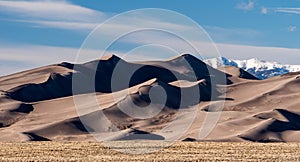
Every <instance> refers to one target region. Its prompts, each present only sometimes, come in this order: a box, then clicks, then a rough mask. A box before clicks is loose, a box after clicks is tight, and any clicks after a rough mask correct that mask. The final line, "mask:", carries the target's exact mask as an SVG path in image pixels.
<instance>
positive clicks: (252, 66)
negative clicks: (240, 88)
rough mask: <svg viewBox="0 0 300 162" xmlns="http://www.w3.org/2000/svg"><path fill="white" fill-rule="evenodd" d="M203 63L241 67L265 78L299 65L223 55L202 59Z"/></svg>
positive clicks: (293, 69)
mask: <svg viewBox="0 0 300 162" xmlns="http://www.w3.org/2000/svg"><path fill="white" fill-rule="evenodd" d="M204 62H205V63H207V64H209V65H211V66H212V67H214V68H219V67H222V66H234V67H238V68H241V69H243V70H245V71H247V72H249V73H250V74H252V75H254V76H255V77H257V78H259V79H267V78H270V77H273V76H278V75H282V74H286V73H288V72H297V71H300V65H285V64H280V63H277V62H269V61H264V60H260V59H258V58H252V59H248V60H231V59H228V58H225V57H218V58H211V59H207V60H204Z"/></svg>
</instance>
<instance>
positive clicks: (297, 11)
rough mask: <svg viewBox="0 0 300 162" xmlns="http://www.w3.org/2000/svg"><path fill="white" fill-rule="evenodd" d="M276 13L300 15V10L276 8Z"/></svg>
mask: <svg viewBox="0 0 300 162" xmlns="http://www.w3.org/2000/svg"><path fill="white" fill-rule="evenodd" d="M275 12H282V13H289V14H300V8H276V9H275Z"/></svg>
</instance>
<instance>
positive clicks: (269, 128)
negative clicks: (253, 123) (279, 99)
mask: <svg viewBox="0 0 300 162" xmlns="http://www.w3.org/2000/svg"><path fill="white" fill-rule="evenodd" d="M274 111H277V112H278V113H279V114H281V115H282V116H284V117H285V118H286V119H287V120H288V121H281V120H278V119H275V118H268V119H265V120H267V121H266V122H264V123H262V124H261V125H259V126H257V127H255V128H253V129H251V130H249V131H247V132H246V133H243V134H242V135H240V136H239V137H241V138H242V139H245V140H249V141H255V142H284V141H285V140H284V139H283V137H282V133H283V132H285V131H299V130H300V115H299V114H296V113H293V112H290V111H288V110H284V109H275V110H274Z"/></svg>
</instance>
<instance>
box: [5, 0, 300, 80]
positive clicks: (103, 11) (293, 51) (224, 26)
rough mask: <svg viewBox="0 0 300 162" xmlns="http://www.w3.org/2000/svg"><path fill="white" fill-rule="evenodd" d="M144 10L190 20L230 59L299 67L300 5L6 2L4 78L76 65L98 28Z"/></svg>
mask: <svg viewBox="0 0 300 162" xmlns="http://www.w3.org/2000/svg"><path fill="white" fill-rule="evenodd" d="M141 8H162V9H168V10H173V11H176V12H178V13H180V14H183V15H185V16H187V17H189V18H191V19H192V20H194V21H195V22H197V23H198V24H199V25H201V26H202V27H203V28H204V29H205V30H206V31H207V32H208V34H209V35H210V37H211V38H212V40H213V41H214V42H215V43H216V45H217V47H218V48H219V50H220V53H221V55H224V56H225V57H229V58H234V59H247V58H252V57H258V58H261V59H266V60H271V61H277V62H282V63H289V64H299V63H300V62H299V61H298V60H299V58H300V43H299V39H300V21H299V18H300V0H285V1H282V0H272V1H267V0H250V1H249V0H227V1H225V0H207V1H196V0H194V1H188V2H183V1H179V0H175V1H172V2H171V1H157V0H152V1H146V0H139V1H131V0H128V1H115V0H110V1H98V0H88V1H87V0H76V1H75V0H74V1H71V0H68V1H66V0H53V1H51V0H47V1H46V0H27V1H24V0H23V1H19V0H13V1H7V0H1V1H0V25H1V30H0V35H1V37H0V75H4V74H8V73H11V72H16V71H20V70H23V69H29V68H33V67H36V66H42V65H47V64H52V63H57V62H61V61H72V60H74V58H75V57H76V53H77V51H78V49H79V47H80V46H81V44H82V43H83V41H84V40H85V38H86V37H87V35H88V34H89V33H90V32H91V31H92V30H93V29H94V28H95V27H96V26H97V25H98V24H101V23H102V22H104V21H105V20H107V19H109V18H111V17H112V16H114V15H117V14H120V13H122V12H126V11H129V10H134V9H141ZM128 21H129V22H130V20H128ZM145 21H147V20H145ZM129 24H130V23H129ZM173 25H174V24H173ZM175 25H176V24H175ZM177 25H178V24H177ZM179 25H183V26H184V24H179ZM170 26H172V24H171V25H170ZM111 29H112V30H122V29H119V28H117V27H113V28H111ZM108 33H110V31H108ZM125 41H126V40H125ZM134 41H135V40H134V39H133V40H131V43H133V42H134ZM139 41H140V40H139ZM139 41H137V42H139ZM137 42H135V43H136V44H138V45H141V44H139V43H137ZM143 43H144V44H142V45H145V44H146V42H143ZM118 47H119V48H118ZM118 47H115V49H112V51H116V52H120V53H122V52H124V51H123V50H124V49H127V48H132V47H133V46H130V45H129V43H128V42H127V44H126V43H123V44H120V45H119V46H118ZM121 47H122V48H121ZM134 47H136V46H134ZM145 49H147V48H145ZM87 50H89V49H87ZM127 50H130V49H127ZM89 52H90V53H97V51H93V50H90V51H89ZM153 55H155V54H153Z"/></svg>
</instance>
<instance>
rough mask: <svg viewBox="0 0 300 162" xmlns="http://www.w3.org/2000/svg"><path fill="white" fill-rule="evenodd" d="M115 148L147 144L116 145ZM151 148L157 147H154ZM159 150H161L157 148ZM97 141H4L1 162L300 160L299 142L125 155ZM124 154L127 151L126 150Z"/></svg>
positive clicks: (176, 147)
mask: <svg viewBox="0 0 300 162" xmlns="http://www.w3.org/2000/svg"><path fill="white" fill-rule="evenodd" d="M115 146H117V147H116V148H115V149H122V148H124V149H128V148H129V146H130V148H131V149H136V150H139V149H143V148H145V145H131V144H129V145H128V143H122V142H120V143H117V144H116V145H115ZM152 148H155V147H153V146H152ZM157 148H159V147H157ZM115 149H111V148H108V147H106V146H104V145H103V144H100V143H97V142H20V143H13V142H3V143H1V147H0V150H1V151H0V160H1V161H21V160H22V161H32V160H37V161H57V160H63V161H66V160H71V161H77V160H80V161H103V160H106V161H196V160H208V161H219V160H221V161H236V160H243V161H266V160H268V161H299V160H300V144H299V143H268V144H266V143H216V142H178V143H174V144H173V145H171V146H169V147H167V148H164V149H161V150H158V151H156V152H153V153H147V154H136V155H133V154H126V153H121V152H118V151H115ZM123 151H124V150H123Z"/></svg>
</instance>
